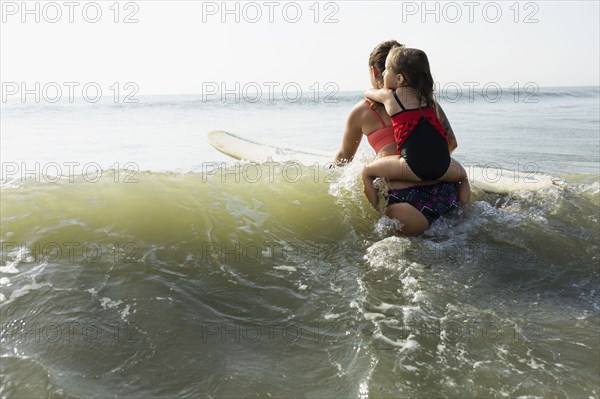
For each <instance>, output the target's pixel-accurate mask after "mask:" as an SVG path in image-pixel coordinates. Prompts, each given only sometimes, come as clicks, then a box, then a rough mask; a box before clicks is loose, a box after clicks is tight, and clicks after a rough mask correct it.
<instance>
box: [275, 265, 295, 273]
mask: <svg viewBox="0 0 600 399" xmlns="http://www.w3.org/2000/svg"><path fill="white" fill-rule="evenodd" d="M273 269H275V270H285V271H288V272H295V271H298V270H297V269H296V268H295V267H294V266H273Z"/></svg>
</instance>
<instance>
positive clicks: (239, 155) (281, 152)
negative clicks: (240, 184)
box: [207, 130, 335, 165]
mask: <svg viewBox="0 0 600 399" xmlns="http://www.w3.org/2000/svg"><path fill="white" fill-rule="evenodd" d="M207 139H208V142H209V144H210V145H212V146H213V147H214V148H215V149H217V150H218V151H220V152H222V153H223V154H225V155H228V156H230V157H232V158H235V159H240V160H244V161H251V162H267V161H276V162H286V161H296V162H298V163H301V164H303V165H314V164H315V163H319V164H326V163H332V162H333V161H334V158H335V154H333V153H328V152H324V151H318V150H311V149H307V148H300V147H294V148H291V147H279V146H275V145H270V144H265V143H261V142H258V141H255V140H252V139H249V138H246V137H243V136H239V135H237V134H233V133H229V132H224V131H221V130H216V131H212V132H208V135H207Z"/></svg>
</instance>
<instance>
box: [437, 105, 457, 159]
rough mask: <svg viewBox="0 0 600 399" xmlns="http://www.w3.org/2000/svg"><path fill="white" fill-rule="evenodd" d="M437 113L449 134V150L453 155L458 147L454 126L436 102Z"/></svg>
mask: <svg viewBox="0 0 600 399" xmlns="http://www.w3.org/2000/svg"><path fill="white" fill-rule="evenodd" d="M435 111H436V113H437V117H438V119H439V120H440V123H441V124H442V126H443V127H444V130H446V133H448V149H449V150H450V152H451V153H452V152H453V151H454V150H456V147H458V143H457V142H456V136H455V135H454V131H453V130H452V126H450V121H448V117H447V116H446V114H445V113H444V110H443V109H442V107H441V105H440V104H439V103H438V102H437V101H436V102H435Z"/></svg>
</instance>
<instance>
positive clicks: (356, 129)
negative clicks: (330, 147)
mask: <svg viewBox="0 0 600 399" xmlns="http://www.w3.org/2000/svg"><path fill="white" fill-rule="evenodd" d="M365 106H366V105H365V103H364V102H361V103H359V104H357V105H356V106H355V107H354V108H353V109H352V111H350V115H348V119H347V120H346V130H345V131H344V138H343V140H342V147H341V148H340V150H339V151H338V153H337V154H336V156H335V163H336V164H338V165H341V164H345V163H348V162H350V161H352V158H354V155H355V154H356V151H357V150H358V146H359V145H360V141H361V139H362V136H363V132H362V124H361V119H362V118H361V116H362V112H363V107H365Z"/></svg>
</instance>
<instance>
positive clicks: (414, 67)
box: [390, 47, 434, 107]
mask: <svg viewBox="0 0 600 399" xmlns="http://www.w3.org/2000/svg"><path fill="white" fill-rule="evenodd" d="M390 66H391V69H392V71H393V72H394V73H396V74H401V75H402V76H403V77H404V80H405V82H406V86H408V87H411V88H413V89H414V90H415V91H416V92H417V99H418V100H419V102H424V103H425V104H427V105H426V106H427V107H433V105H434V101H433V77H432V76H431V70H430V69H429V60H428V59H427V54H425V52H424V51H423V50H419V49H416V48H406V47H395V48H392V49H391V50H390Z"/></svg>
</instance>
